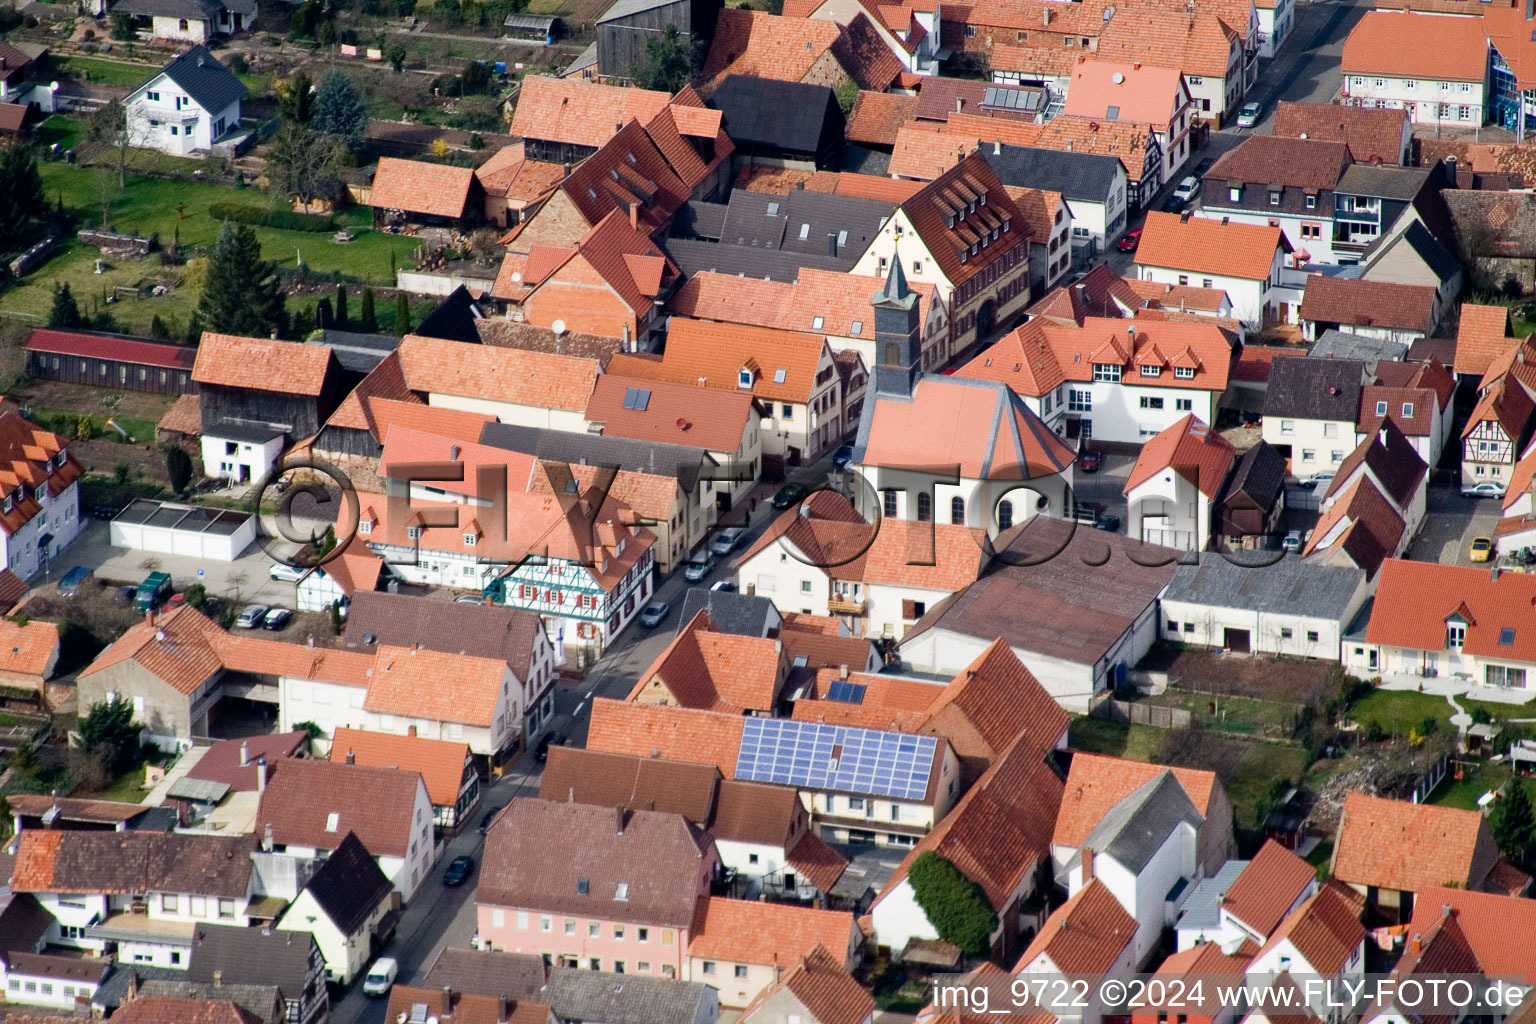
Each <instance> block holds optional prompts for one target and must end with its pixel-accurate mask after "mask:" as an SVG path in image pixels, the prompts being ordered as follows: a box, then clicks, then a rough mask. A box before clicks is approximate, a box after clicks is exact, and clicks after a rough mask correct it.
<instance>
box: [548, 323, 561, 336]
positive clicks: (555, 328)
mask: <svg viewBox="0 0 1536 1024" xmlns="http://www.w3.org/2000/svg"><path fill="white" fill-rule="evenodd" d="M549 329H550V330H552V331H554V332H555V333H556V334H564V333H565V321H564V320H556V321H555V322H554V323H552V324H550V325H549Z"/></svg>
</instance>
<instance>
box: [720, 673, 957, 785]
mask: <svg viewBox="0 0 1536 1024" xmlns="http://www.w3.org/2000/svg"><path fill="white" fill-rule="evenodd" d="M834 685H835V684H834ZM854 689H857V690H859V691H860V692H859V693H858V695H857V696H858V698H859V699H862V698H863V692H862V691H863V687H862V686H856V687H854ZM833 699H838V698H836V697H834V698H833ZM850 703H857V701H856V700H850ZM743 725H744V729H743V731H742V740H741V748H740V752H739V754H738V756H737V760H736V777H737V778H738V779H746V780H749V781H753V782H775V783H779V784H780V785H788V786H796V787H801V788H805V789H833V790H838V791H840V792H846V793H863V794H868V795H871V796H884V797H891V798H893V799H898V800H921V799H923V798H924V797H925V796H926V795H927V793H928V781H929V777H930V776H931V775H932V773H933V757H934V754H935V752H936V751H937V749H938V740H937V739H935V738H934V737H932V736H909V735H905V734H903V733H893V732H880V731H877V730H875V729H858V728H854V727H852V726H846V725H826V724H823V723H820V722H796V721H786V720H783V719H773V718H749V719H747V720H746V722H745V723H743Z"/></svg>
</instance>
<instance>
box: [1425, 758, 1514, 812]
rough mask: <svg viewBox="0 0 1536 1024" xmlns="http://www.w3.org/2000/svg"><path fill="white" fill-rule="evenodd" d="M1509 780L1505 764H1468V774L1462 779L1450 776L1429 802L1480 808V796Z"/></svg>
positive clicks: (1467, 809)
mask: <svg viewBox="0 0 1536 1024" xmlns="http://www.w3.org/2000/svg"><path fill="white" fill-rule="evenodd" d="M1508 781H1509V769H1508V768H1506V767H1504V766H1503V765H1490V764H1480V765H1476V766H1468V768H1467V774H1466V775H1465V776H1463V777H1462V778H1460V779H1457V778H1455V777H1454V776H1452V777H1448V778H1447V779H1446V780H1445V781H1444V782H1442V783H1440V785H1439V786H1438V787H1437V788H1436V789H1435V791H1434V792H1433V793H1431V794H1430V795H1429V802H1430V803H1432V804H1437V805H1439V806H1441V807H1459V808H1461V809H1462V810H1465V811H1475V810H1477V809H1478V806H1477V800H1478V797H1480V796H1482V795H1483V794H1484V793H1487V792H1490V791H1493V790H1497V789H1498V788H1499V787H1500V786H1502V785H1504V784H1505V783H1506V782H1508Z"/></svg>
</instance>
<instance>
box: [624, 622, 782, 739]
mask: <svg viewBox="0 0 1536 1024" xmlns="http://www.w3.org/2000/svg"><path fill="white" fill-rule="evenodd" d="M787 668H788V665H787V663H786V661H785V659H784V654H783V647H782V645H781V644H780V643H779V642H778V641H777V640H772V639H769V638H768V637H756V636H743V635H740V634H736V633H722V632H719V631H717V630H716V629H715V624H714V623H713V622H712V621H710V618H709V613H708V612H707V611H700V612H699V613H698V614H696V615H695V616H694V617H693V618H692V619H691V620H689V621H688V622H687V623H686V624H685V625H684V626H683V628H682V629H680V630H678V633H677V636H676V637H675V638H673V640H672V642H671V643H670V644H668V645H667V646H666V648H665V649H664V650H663V651H662V652H661V653H660V654H658V655H657V656H656V660H655V661H653V662H651V664H650V666H649V667H648V668H646V669H645V671H643V672H641V673H640V674H639V676H637V677H636V679H635V685H634V688H633V689H632V690H631V691H630V694H629V699H630V700H632V701H638V702H641V703H654V702H657V701H658V699H665V700H667V702H668V703H675V704H677V705H678V706H680V707H685V708H700V709H703V710H705V711H724V712H727V713H738V714H739V713H742V712H747V711H758V712H762V713H772V712H773V710H774V709H775V707H776V706H777V704H778V699H779V688H780V686H781V685H782V684H783V682H784V674H785V671H786V670H787Z"/></svg>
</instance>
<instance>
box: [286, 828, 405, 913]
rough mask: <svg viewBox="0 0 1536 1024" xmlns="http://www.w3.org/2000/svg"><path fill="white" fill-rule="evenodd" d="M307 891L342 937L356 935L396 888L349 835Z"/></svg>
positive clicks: (314, 878)
mask: <svg viewBox="0 0 1536 1024" xmlns="http://www.w3.org/2000/svg"><path fill="white" fill-rule="evenodd" d="M304 888H306V889H308V890H309V894H310V895H311V896H313V897H314V899H315V902H316V903H318V904H320V909H321V910H324V911H325V916H326V917H329V918H330V919H331V923H332V924H334V925H335V926H336V928H337V930H339V931H340V932H341V933H342V934H343V935H349V936H350V935H355V934H356V933H357V931H358V930H359V929H360V928H362V927H363V925H364V924H365V923H366V922H367V920H368V917H369V915H371V914H372V913H373V912H374V911H375V910H377V909H378V907H379V903H380V902H381V901H382V900H383V899H384V898H385V897H387V896H388V895H389V894H390V892H391V891H392V890H393V889H394V883H392V882H390V880H389V878H388V876H386V875H385V874H384V872H383V871H380V870H379V865H378V864H377V863H376V862H375V861H374V859H373V855H372V854H370V853H369V852H368V850H367V848H366V847H364V846H363V844H362V841H361V840H359V839H358V838H357V836H356V835H355V834H354V833H352V832H348V833H347V837H346V838H345V839H343V840H342V841H341V845H340V846H338V847H336V850H335V852H333V853H332V854H331V855H330V856H329V857H327V858H326V859H325V863H324V864H321V865H320V869H319V870H318V871H316V872H315V873H314V874H313V875H312V876H310V879H309V884H308V885H306V886H305V887H304Z"/></svg>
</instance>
